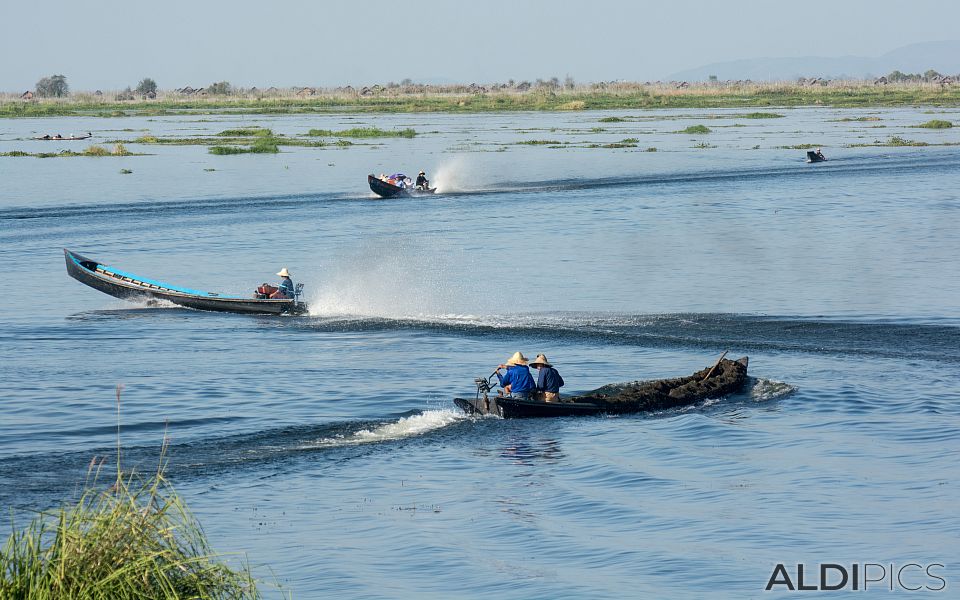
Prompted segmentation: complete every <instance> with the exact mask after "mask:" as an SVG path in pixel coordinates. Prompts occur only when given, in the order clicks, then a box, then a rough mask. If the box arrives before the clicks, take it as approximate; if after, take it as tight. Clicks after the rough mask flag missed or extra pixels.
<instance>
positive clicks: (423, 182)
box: [416, 171, 430, 190]
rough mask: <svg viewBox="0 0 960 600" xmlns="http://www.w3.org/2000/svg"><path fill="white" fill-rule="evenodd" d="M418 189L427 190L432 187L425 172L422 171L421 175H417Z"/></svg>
mask: <svg viewBox="0 0 960 600" xmlns="http://www.w3.org/2000/svg"><path fill="white" fill-rule="evenodd" d="M416 185H417V189H418V190H426V189H428V188H429V187H430V182H429V181H427V174H426V173H424V172H423V171H420V174H419V175H417V184H416Z"/></svg>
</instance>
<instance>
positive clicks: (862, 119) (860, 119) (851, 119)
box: [833, 117, 882, 123]
mask: <svg viewBox="0 0 960 600" xmlns="http://www.w3.org/2000/svg"><path fill="white" fill-rule="evenodd" d="M880 120H882V119H881V118H880V117H844V118H842V119H833V122H834V123H854V122H867V121H880Z"/></svg>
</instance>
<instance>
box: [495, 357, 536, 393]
mask: <svg viewBox="0 0 960 600" xmlns="http://www.w3.org/2000/svg"><path fill="white" fill-rule="evenodd" d="M528 362H530V361H528V360H527V359H526V358H524V356H523V354H521V353H520V352H514V353H513V356H511V357H510V359H509V360H508V361H507V364H505V365H498V366H497V370H496V371H494V373H496V375H497V379H499V380H500V387H502V388H503V392H504V393H505V394H506V395H508V396H513V397H515V398H529V397H530V394H531V393H533V392H534V391H535V390H536V387H537V386H536V384H535V383H534V382H533V376H532V375H530V369H528V368H527V363H528ZM500 369H506V370H507V372H506V373H505V374H503V375H501V374H500Z"/></svg>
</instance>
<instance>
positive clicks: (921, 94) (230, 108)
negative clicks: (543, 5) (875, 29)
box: [0, 82, 960, 118]
mask: <svg viewBox="0 0 960 600" xmlns="http://www.w3.org/2000/svg"><path fill="white" fill-rule="evenodd" d="M795 106H829V107H837V108H843V107H850V108H853V107H857V108H866V107H896V106H946V107H957V106H960V85H940V84H930V83H912V84H891V85H885V86H877V85H873V84H872V83H867V82H842V83H831V84H830V85H826V86H820V85H817V86H809V85H800V84H796V83H780V84H719V85H707V84H703V85H699V84H695V85H690V86H687V87H676V86H669V85H664V84H615V85H614V84H611V85H608V86H605V87H604V88H600V89H598V88H597V87H596V86H589V87H583V88H578V89H573V90H558V91H546V90H542V89H532V90H528V91H523V92H520V91H513V90H509V91H507V90H498V91H481V92H474V93H464V92H443V91H431V92H422V91H405V90H404V89H403V88H399V89H397V90H390V89H385V90H382V91H379V92H376V93H372V94H370V95H360V94H358V93H348V92H343V91H338V90H330V91H320V92H318V93H316V94H315V95H311V96H305V97H300V96H297V95H296V94H286V93H279V94H271V95H263V94H251V93H246V94H237V95H229V96H206V97H197V96H182V95H179V94H177V93H176V92H169V93H162V94H161V95H160V96H158V97H157V98H156V99H153V100H146V99H143V100H129V101H115V100H110V99H108V98H107V97H106V96H94V95H92V94H83V93H80V94H75V95H73V96H71V97H68V98H59V99H53V98H51V99H41V100H20V99H19V98H17V97H16V96H12V95H6V96H5V97H0V118H15V117H54V116H102V117H123V116H135V115H142V116H162V115H177V114H184V113H193V114H216V113H232V114H297V113H306V114H310V113H320V114H323V113H422V112H443V113H485V112H510V111H580V110H613V109H621V110H626V109H653V108H698V109H699V108H704V109H710V108H768V107H795ZM757 114H758V115H764V116H766V114H765V113H757Z"/></svg>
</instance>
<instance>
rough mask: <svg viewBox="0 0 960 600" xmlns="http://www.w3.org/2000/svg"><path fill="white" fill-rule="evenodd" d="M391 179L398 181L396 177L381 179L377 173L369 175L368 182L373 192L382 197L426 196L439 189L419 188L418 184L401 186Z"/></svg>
mask: <svg viewBox="0 0 960 600" xmlns="http://www.w3.org/2000/svg"><path fill="white" fill-rule="evenodd" d="M391 181H396V179H393V180H389V179H386V180H385V179H380V178H379V177H377V176H376V175H367V183H368V184H369V185H370V189H371V190H373V193H374V194H376V195H378V196H380V197H381V198H395V197H397V196H424V195H427V194H433V193H434V192H436V191H437V188H435V187H432V188H419V187H416V186H412V185H410V186H399V185H395V184H393V183H391Z"/></svg>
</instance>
